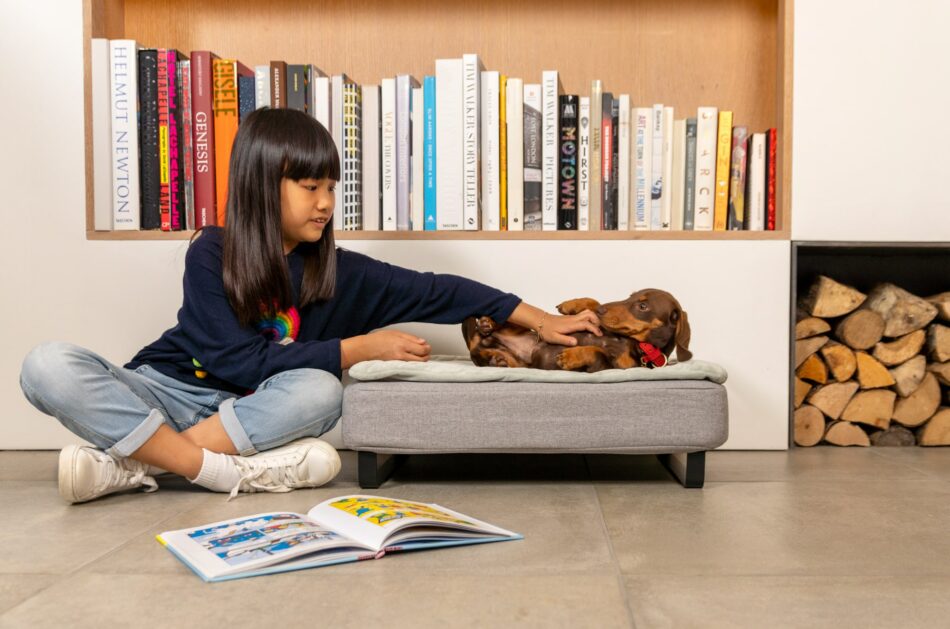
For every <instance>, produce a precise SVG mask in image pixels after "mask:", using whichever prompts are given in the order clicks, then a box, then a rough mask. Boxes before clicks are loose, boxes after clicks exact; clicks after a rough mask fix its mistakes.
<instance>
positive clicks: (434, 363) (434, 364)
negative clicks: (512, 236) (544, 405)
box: [349, 356, 727, 384]
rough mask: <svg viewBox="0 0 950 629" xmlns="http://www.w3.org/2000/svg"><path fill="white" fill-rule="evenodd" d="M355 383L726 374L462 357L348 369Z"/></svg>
mask: <svg viewBox="0 0 950 629" xmlns="http://www.w3.org/2000/svg"><path fill="white" fill-rule="evenodd" d="M349 375H350V377H351V378H353V379H355V380H363V381H373V380H406V381H412V382H567V383H591V384H602V383H607V382H630V381H634V380H709V381H710V382H715V383H717V384H722V383H723V382H725V381H726V378H727V374H726V370H725V369H724V368H723V367H721V366H720V365H717V364H716V363H711V362H707V361H704V360H697V359H692V360H688V361H686V362H682V363H671V364H669V365H667V366H665V367H659V368H656V369H647V368H642V367H635V368H631V369H605V370H603V371H597V372H594V373H584V372H577V371H557V370H547V369H528V368H520V367H518V368H509V367H479V366H478V365H475V364H474V363H473V362H472V361H471V359H470V358H468V357H465V356H432V358H431V360H429V361H428V362H418V361H406V360H367V361H364V362H361V363H357V364H355V365H353V366H352V367H350V370H349Z"/></svg>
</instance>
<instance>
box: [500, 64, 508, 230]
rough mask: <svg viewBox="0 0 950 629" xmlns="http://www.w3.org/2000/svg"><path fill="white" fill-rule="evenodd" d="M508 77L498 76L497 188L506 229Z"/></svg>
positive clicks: (501, 220)
mask: <svg viewBox="0 0 950 629" xmlns="http://www.w3.org/2000/svg"><path fill="white" fill-rule="evenodd" d="M507 90H508V77H507V76H505V75H504V74H502V75H499V77H498V180H499V182H498V190H499V197H500V199H499V203H500V205H501V210H500V211H501V219H500V220H499V226H500V228H501V230H502V231H507V230H508V105H507V103H508V101H507V94H506V92H507Z"/></svg>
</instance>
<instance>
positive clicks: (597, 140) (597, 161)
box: [587, 79, 604, 231]
mask: <svg viewBox="0 0 950 629" xmlns="http://www.w3.org/2000/svg"><path fill="white" fill-rule="evenodd" d="M603 92H604V85H603V83H602V82H601V81H600V80H599V79H594V80H593V81H591V82H590V209H589V210H588V214H587V215H588V219H589V223H588V227H587V228H588V230H589V231H600V229H601V217H602V216H603V210H602V205H601V204H602V196H603V194H602V191H601V183H600V182H601V174H600V172H601V167H602V164H601V142H602V140H601V127H602V125H603V120H602V119H601V116H600V112H601V111H602V108H603V104H602V101H601V99H602V98H603Z"/></svg>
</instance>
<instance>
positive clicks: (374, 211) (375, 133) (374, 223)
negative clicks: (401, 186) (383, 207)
mask: <svg viewBox="0 0 950 629" xmlns="http://www.w3.org/2000/svg"><path fill="white" fill-rule="evenodd" d="M379 146H380V126H379V86H378V85H364V86H363V147H362V148H363V190H362V197H363V229H364V230H366V231H378V230H379V220H380V187H379V178H380V167H379V155H380V152H379Z"/></svg>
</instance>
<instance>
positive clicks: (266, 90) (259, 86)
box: [254, 65, 270, 109]
mask: <svg viewBox="0 0 950 629" xmlns="http://www.w3.org/2000/svg"><path fill="white" fill-rule="evenodd" d="M254 106H255V107H257V108H258V109H260V108H261V107H270V65H260V66H254Z"/></svg>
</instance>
